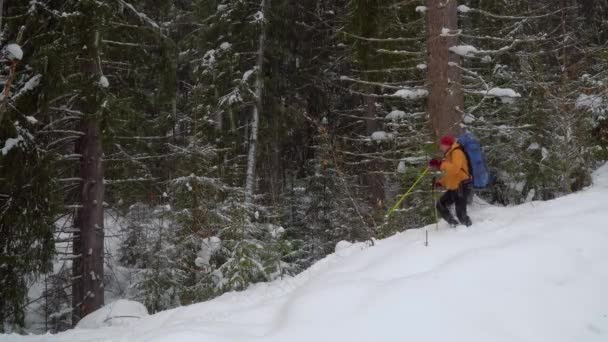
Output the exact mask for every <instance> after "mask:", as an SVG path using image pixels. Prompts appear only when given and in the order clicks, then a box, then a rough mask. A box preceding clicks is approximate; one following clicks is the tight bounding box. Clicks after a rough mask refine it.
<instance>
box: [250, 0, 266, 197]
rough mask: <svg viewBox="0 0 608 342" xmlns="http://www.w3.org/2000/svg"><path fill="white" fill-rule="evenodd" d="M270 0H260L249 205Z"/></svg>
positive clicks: (253, 176) (252, 190) (252, 189)
mask: <svg viewBox="0 0 608 342" xmlns="http://www.w3.org/2000/svg"><path fill="white" fill-rule="evenodd" d="M267 2H270V0H262V3H261V5H260V12H261V13H262V16H263V18H262V22H261V25H262V27H261V31H260V38H259V43H258V59H257V63H256V81H255V105H254V106H253V113H252V116H251V132H250V136H249V153H248V155H247V175H246V181H245V205H247V206H250V205H251V204H252V202H253V193H254V192H255V167H256V163H257V158H256V157H257V155H256V154H257V147H258V126H259V123H260V113H261V112H262V94H263V93H264V54H265V52H266V26H267V25H266V20H267V19H266V14H267V12H268V8H269V7H270V4H269V3H268V4H267Z"/></svg>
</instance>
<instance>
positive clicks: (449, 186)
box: [429, 135, 472, 227]
mask: <svg viewBox="0 0 608 342" xmlns="http://www.w3.org/2000/svg"><path fill="white" fill-rule="evenodd" d="M439 148H440V149H441V151H442V152H443V153H444V157H443V159H442V160H439V159H433V160H431V161H430V162H429V167H430V168H432V169H436V170H441V171H442V172H443V177H442V178H441V179H440V180H439V181H438V182H437V183H436V184H435V186H440V187H441V186H442V187H445V189H446V190H447V191H446V192H445V194H443V196H441V198H440V199H439V201H438V202H437V205H436V207H437V211H439V213H440V214H441V217H443V218H444V219H445V220H446V221H447V222H448V223H449V224H450V226H451V227H456V226H457V225H458V221H460V223H461V224H464V225H465V226H467V227H468V226H470V225H471V224H472V222H471V219H470V218H469V216H468V215H467V198H468V197H469V194H470V192H471V185H470V183H471V176H470V172H469V163H468V161H467V156H466V155H465V153H464V150H463V148H462V147H461V146H460V144H458V142H457V141H456V139H455V138H454V137H452V136H449V135H448V136H444V137H442V138H441V140H440V141H439ZM452 204H455V205H456V216H458V221H456V219H454V216H452V213H450V209H449V208H448V207H449V206H450V205H452Z"/></svg>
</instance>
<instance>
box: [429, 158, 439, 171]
mask: <svg viewBox="0 0 608 342" xmlns="http://www.w3.org/2000/svg"><path fill="white" fill-rule="evenodd" d="M429 167H430V168H431V169H435V170H439V168H440V167H441V160H439V159H431V161H429Z"/></svg>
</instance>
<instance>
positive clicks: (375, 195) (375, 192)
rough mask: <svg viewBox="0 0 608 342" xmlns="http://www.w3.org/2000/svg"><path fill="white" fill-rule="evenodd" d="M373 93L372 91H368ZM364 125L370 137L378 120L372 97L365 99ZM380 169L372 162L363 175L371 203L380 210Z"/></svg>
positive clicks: (381, 188) (382, 200) (381, 197)
mask: <svg viewBox="0 0 608 342" xmlns="http://www.w3.org/2000/svg"><path fill="white" fill-rule="evenodd" d="M369 92H370V93H373V92H374V91H373V89H370V90H369ZM365 123H366V129H367V136H371V135H372V134H373V133H374V132H376V131H377V130H378V120H377V119H376V99H375V98H374V97H372V96H368V97H366V98H365ZM381 168H382V162H380V161H379V160H374V161H372V162H371V163H369V168H368V170H367V171H368V172H367V174H366V175H365V183H366V184H367V187H368V189H369V193H370V195H371V202H372V205H373V206H374V207H375V208H378V209H381V208H383V207H384V201H385V193H384V176H383V175H382V174H380V173H378V172H377V171H378V170H380V169H381Z"/></svg>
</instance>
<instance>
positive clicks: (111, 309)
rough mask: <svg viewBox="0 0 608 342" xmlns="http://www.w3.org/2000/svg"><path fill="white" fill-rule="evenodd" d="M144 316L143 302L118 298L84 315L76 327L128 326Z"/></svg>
mask: <svg viewBox="0 0 608 342" xmlns="http://www.w3.org/2000/svg"><path fill="white" fill-rule="evenodd" d="M146 316H148V310H147V309H146V307H145V306H144V305H143V304H141V303H139V302H134V301H131V300H124V299H120V300H117V301H115V302H113V303H110V304H107V305H105V306H104V307H103V308H101V309H99V310H97V311H94V312H92V313H90V314H88V315H87V316H85V317H84V318H83V319H82V320H80V322H78V324H77V325H76V329H98V328H102V327H110V326H128V325H130V324H132V323H134V322H135V321H137V320H139V319H140V318H143V317H146Z"/></svg>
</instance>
